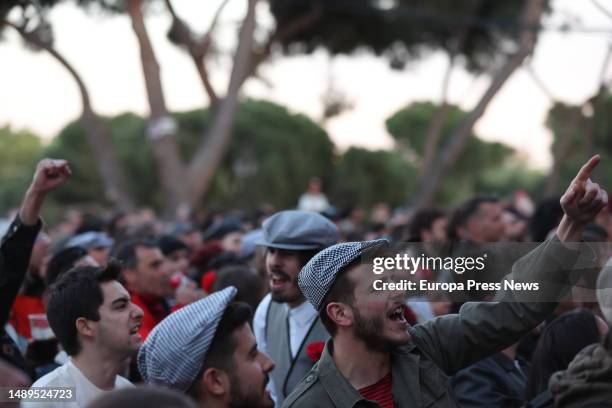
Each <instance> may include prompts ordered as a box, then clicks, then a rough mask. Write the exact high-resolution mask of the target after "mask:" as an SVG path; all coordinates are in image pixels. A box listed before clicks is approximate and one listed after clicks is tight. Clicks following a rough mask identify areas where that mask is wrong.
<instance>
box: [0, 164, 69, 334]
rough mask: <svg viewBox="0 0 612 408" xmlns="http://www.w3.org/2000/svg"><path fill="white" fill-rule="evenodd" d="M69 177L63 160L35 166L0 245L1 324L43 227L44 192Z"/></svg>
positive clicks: (6, 316) (2, 325)
mask: <svg viewBox="0 0 612 408" xmlns="http://www.w3.org/2000/svg"><path fill="white" fill-rule="evenodd" d="M69 176H70V168H69V167H68V163H67V162H66V161H65V160H51V159H44V160H42V161H40V162H39V163H38V165H37V166H36V171H35V173H34V177H33V179H32V182H31V183H30V186H29V187H28V190H27V191H26V193H25V196H24V198H23V202H22V204H21V208H20V209H19V215H18V216H17V217H16V218H15V220H14V221H13V223H12V224H11V226H10V227H9V229H8V231H7V233H6V234H5V236H4V237H2V244H1V245H0V327H4V324H5V323H6V320H7V319H8V314H9V311H10V309H11V306H12V305H13V301H14V300H15V296H17V292H18V291H19V287H20V286H21V283H22V282H23V278H24V277H25V274H26V271H27V269H28V264H29V262H30V255H31V254H32V247H33V246H34V241H35V240H36V236H37V235H38V232H39V231H40V229H41V227H42V221H41V220H40V210H41V208H42V205H43V202H44V200H45V197H46V196H47V193H48V192H49V191H51V190H53V189H55V188H57V187H58V186H60V185H61V184H63V183H64V182H65V181H66V180H67V179H68V177H69Z"/></svg>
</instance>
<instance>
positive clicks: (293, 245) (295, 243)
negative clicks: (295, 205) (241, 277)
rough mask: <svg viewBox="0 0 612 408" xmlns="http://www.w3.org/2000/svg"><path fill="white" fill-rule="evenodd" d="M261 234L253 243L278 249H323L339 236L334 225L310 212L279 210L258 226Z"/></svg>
mask: <svg viewBox="0 0 612 408" xmlns="http://www.w3.org/2000/svg"><path fill="white" fill-rule="evenodd" d="M262 231H263V237H262V238H261V239H260V240H258V241H257V242H256V243H257V245H262V246H266V247H271V248H278V249H290V250H296V251H300V250H309V249H323V248H327V247H328V246H330V245H333V244H335V243H336V242H338V240H339V239H340V233H339V232H338V228H337V227H336V225H335V224H334V223H333V222H331V221H329V220H328V219H327V218H325V217H323V216H322V215H320V214H318V213H316V212H312V211H300V210H287V211H280V212H278V213H276V214H274V215H273V216H271V217H270V218H268V219H267V220H265V221H264V223H263V225H262Z"/></svg>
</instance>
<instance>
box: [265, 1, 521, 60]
mask: <svg viewBox="0 0 612 408" xmlns="http://www.w3.org/2000/svg"><path fill="white" fill-rule="evenodd" d="M523 4H524V2H523V1H516V0H461V1H457V0H388V1H380V0H325V1H309V0H297V1H296V0H270V5H271V11H272V14H273V16H274V18H275V20H276V24H277V26H278V27H289V26H291V24H292V23H294V22H297V23H296V24H299V22H300V21H301V19H302V20H303V19H304V16H308V15H310V16H312V15H315V14H316V13H318V18H317V19H316V20H315V21H314V23H312V24H309V25H307V26H305V27H304V25H303V23H302V26H301V29H300V30H294V32H291V31H289V32H290V34H289V35H287V36H284V37H283V38H282V45H283V47H284V50H285V51H286V52H288V53H304V52H305V53H310V52H312V51H314V50H315V49H317V48H318V47H322V48H325V49H327V50H328V51H329V52H330V53H332V54H341V53H352V52H355V51H359V50H363V49H367V50H368V51H371V52H373V53H375V54H376V55H383V56H385V57H387V58H388V59H389V61H390V63H391V66H392V67H394V68H402V67H403V66H404V65H405V64H406V63H407V62H409V61H410V60H412V59H414V58H418V57H420V56H422V54H424V53H425V52H429V51H434V50H440V49H442V50H453V51H455V50H456V52H457V54H458V55H460V56H463V57H465V63H466V66H467V68H468V69H469V70H472V71H486V70H487V69H490V68H491V67H492V66H494V64H495V63H496V60H497V58H496V57H498V56H499V55H500V54H503V53H505V52H508V51H509V50H510V49H511V48H512V47H514V46H515V45H516V41H517V38H518V35H517V33H518V31H519V30H518V23H519V21H518V20H519V18H520V15H521V11H522V8H523ZM459 39H461V40H459Z"/></svg>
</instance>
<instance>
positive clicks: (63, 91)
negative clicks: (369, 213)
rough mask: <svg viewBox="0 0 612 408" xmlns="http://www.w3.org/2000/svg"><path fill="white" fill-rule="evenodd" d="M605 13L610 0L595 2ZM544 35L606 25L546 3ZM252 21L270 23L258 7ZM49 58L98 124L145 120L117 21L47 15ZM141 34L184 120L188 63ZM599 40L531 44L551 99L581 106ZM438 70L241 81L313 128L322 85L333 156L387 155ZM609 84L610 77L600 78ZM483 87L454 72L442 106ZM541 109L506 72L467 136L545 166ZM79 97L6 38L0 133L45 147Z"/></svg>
mask: <svg viewBox="0 0 612 408" xmlns="http://www.w3.org/2000/svg"><path fill="white" fill-rule="evenodd" d="M174 3H175V8H176V9H177V12H178V13H179V14H180V15H181V16H183V17H184V18H185V19H186V20H187V21H188V22H189V23H190V24H192V25H193V27H196V28H198V27H199V28H201V29H202V30H203V29H204V28H205V27H207V26H208V24H209V21H210V19H211V16H212V14H213V13H214V11H215V8H216V6H217V5H218V4H219V3H220V0H207V1H195V0H175V1H174ZM245 3H246V2H245V1H244V0H233V1H231V2H230V3H229V4H228V6H227V8H226V9H225V10H224V13H223V18H222V27H223V29H222V30H221V31H220V32H219V34H218V41H219V43H220V47H221V48H224V49H231V47H232V44H233V41H234V39H235V32H236V31H235V30H236V28H237V26H238V23H239V22H240V19H241V18H242V16H243V14H244V6H245ZM599 3H600V4H602V5H604V6H606V7H607V8H609V9H610V10H612V0H599ZM553 10H554V12H553V15H552V16H551V17H550V20H549V21H548V24H554V23H555V22H558V21H561V20H562V19H563V17H564V16H567V15H575V16H578V17H579V19H580V24H581V25H582V26H585V27H589V28H604V29H605V28H608V27H609V28H610V30H611V32H612V19H611V18H609V17H607V16H606V15H604V14H603V13H602V12H600V11H599V10H598V9H597V8H596V7H595V6H594V5H593V4H592V2H591V1H590V0H554V1H553ZM259 15H260V16H259V18H260V20H261V22H262V23H263V26H266V25H267V24H268V23H269V21H270V16H269V15H268V14H267V6H265V4H262V7H261V8H260V13H259ZM50 21H51V23H52V24H53V27H54V30H55V37H56V45H57V48H58V49H59V50H60V51H61V52H62V53H63V54H64V55H65V56H66V57H67V58H68V59H69V60H70V61H71V62H72V63H73V64H74V65H75V66H76V68H77V69H78V71H79V72H80V73H81V74H82V75H83V77H84V79H85V81H86V83H87V85H88V87H89V89H90V91H91V95H92V99H93V103H94V107H95V108H96V109H97V111H98V112H99V113H102V114H105V115H114V114H117V113H120V112H125V111H133V112H137V113H140V114H146V113H147V111H148V109H147V103H146V94H145V90H144V82H143V79H142V72H141V69H140V61H139V56H138V47H137V44H136V40H135V38H134V35H133V33H132V30H131V28H130V25H129V21H128V18H127V17H126V16H112V17H109V16H92V15H88V14H86V13H84V12H82V11H81V10H79V9H76V8H75V7H74V6H71V5H63V6H60V7H57V8H55V9H54V10H53V11H52V12H51V14H50ZM147 26H148V29H149V32H150V35H151V37H152V40H153V45H154V47H155V50H156V52H157V55H158V58H159V61H160V65H161V67H162V80H163V85H164V90H165V92H166V99H167V102H168V106H169V108H170V109H171V110H185V109H193V108H197V107H200V106H202V104H204V103H206V102H207V99H206V97H205V95H204V94H203V91H202V88H201V85H200V82H199V80H198V79H197V76H196V72H195V70H194V68H193V65H192V63H191V62H190V60H189V59H188V58H187V56H186V55H185V54H184V53H183V52H182V51H180V50H178V49H177V48H175V47H174V46H173V45H172V44H170V43H169V42H168V40H167V39H166V37H165V33H166V31H167V28H168V26H169V18H167V17H166V15H165V13H161V12H160V13H153V15H150V16H149V17H148V18H147ZM611 39H612V38H611V35H610V34H606V33H597V34H593V33H579V32H575V33H570V34H564V33H559V32H556V31H548V32H544V33H542V34H541V36H540V38H539V41H538V45H537V48H536V51H535V55H534V58H533V63H532V66H533V67H534V69H535V71H536V72H537V73H538V75H539V76H540V77H541V78H542V80H543V82H544V83H545V84H546V87H547V88H548V89H549V90H550V91H551V92H552V93H553V95H554V96H555V98H557V99H559V100H562V101H564V102H567V103H581V102H583V101H584V100H585V99H587V98H588V97H590V96H592V95H593V94H594V92H595V91H596V89H597V86H598V78H599V72H600V70H601V67H602V62H603V60H604V57H605V54H606V50H607V47H608V44H609V42H610V40H611ZM211 69H212V79H213V83H214V85H216V88H217V89H218V90H222V89H223V88H224V87H225V86H226V85H225V84H226V81H227V72H228V70H229V66H228V64H226V63H225V62H224V60H223V59H220V61H218V62H217V63H214V64H212V67H211ZM444 70H445V59H444V57H443V56H442V55H440V54H433V55H431V56H429V57H428V58H426V59H424V60H423V61H421V62H419V63H415V64H413V65H410V66H409V67H407V68H406V69H405V70H404V71H401V72H398V71H392V70H391V69H389V68H388V64H387V62H386V61H385V60H383V59H378V58H376V57H372V56H367V55H362V56H358V57H348V56H346V57H345V56H342V57H335V58H333V59H330V58H329V57H328V56H327V55H326V54H325V53H323V52H318V53H315V54H314V55H308V56H299V57H291V58H289V57H276V58H274V59H273V60H272V61H271V62H269V63H268V64H266V65H264V66H262V69H261V72H262V75H263V76H264V77H265V78H266V79H267V81H268V82H269V85H265V84H264V83H263V82H261V81H257V80H250V81H249V82H247V84H246V87H245V89H244V93H245V94H246V95H248V96H252V97H257V98H266V99H270V100H273V101H276V102H278V103H280V104H283V105H285V106H288V107H289V108H290V109H291V110H292V111H294V112H302V113H305V114H307V115H309V116H310V117H312V118H313V119H315V120H318V118H320V116H321V110H322V103H321V98H322V95H323V94H324V92H325V89H326V88H327V87H328V84H329V78H330V77H331V78H333V82H334V85H335V87H336V88H337V89H339V90H340V91H341V92H343V93H344V94H345V95H346V96H347V97H348V98H349V100H350V101H351V102H352V103H353V105H354V107H353V109H352V110H350V111H348V112H346V113H344V114H343V115H341V116H339V117H337V118H334V119H333V120H331V121H329V122H328V124H327V130H328V132H329V134H330V136H331V137H332V139H333V140H334V142H335V143H336V145H337V146H338V147H339V148H340V149H345V148H347V147H348V146H351V145H359V146H365V147H370V148H389V147H391V145H392V144H391V138H390V136H389V135H388V134H387V132H386V130H385V127H384V120H385V119H386V118H387V117H389V116H390V115H391V114H392V113H393V112H395V111H396V110H397V109H399V108H401V107H402V106H404V105H406V104H408V103H410V102H412V101H415V100H437V98H439V95H440V83H441V79H442V76H443V73H444ZM609 74H612V72H609V73H608V76H609ZM487 84H488V79H487V78H486V77H482V78H477V79H475V78H473V77H471V76H470V75H468V74H466V73H465V72H462V71H456V72H455V74H454V76H453V78H452V82H451V88H450V100H451V102H454V103H458V104H460V105H461V106H463V107H464V108H466V109H469V108H470V107H471V106H473V105H474V103H475V102H476V101H477V100H478V97H479V96H480V95H481V94H482V92H483V91H484V90H485V89H486V86H487ZM549 107H550V99H549V98H548V97H547V96H546V95H545V94H544V93H543V92H542V91H541V90H540V89H539V88H538V87H537V86H536V84H535V83H534V81H533V80H532V79H531V77H530V76H529V75H528V74H527V73H526V72H525V71H524V70H521V71H518V72H516V73H515V74H514V75H513V76H512V77H511V78H510V80H509V81H508V82H507V83H506V84H505V86H504V88H503V89H502V90H501V91H500V92H499V93H498V95H497V96H496V98H495V99H494V101H493V102H492V103H491V104H490V106H489V109H488V110H487V111H486V113H485V115H484V116H483V117H482V119H481V120H480V121H479V122H478V124H477V126H476V131H477V133H478V134H479V135H481V136H482V137H483V138H485V139H487V140H498V141H502V142H504V143H507V144H510V145H512V146H514V147H515V148H516V149H518V150H519V151H520V152H521V154H523V155H524V157H525V158H526V159H527V160H528V163H529V165H530V166H532V167H538V168H542V167H546V166H548V165H549V164H550V155H549V152H548V150H549V145H550V142H551V136H550V133H549V132H548V131H547V129H546V127H545V125H544V120H545V117H546V112H547V110H548V108H549ZM79 112H80V98H79V95H78V93H77V89H76V86H75V84H74V82H73V80H72V79H71V78H70V77H69V76H68V74H67V73H66V71H65V70H64V69H63V68H62V67H61V66H59V65H58V64H57V63H56V62H55V61H54V60H53V59H52V58H50V57H49V56H47V55H46V54H44V53H33V52H31V51H29V50H27V49H25V48H24V47H23V44H22V42H21V41H20V40H19V38H18V36H17V35H16V34H15V33H13V32H9V30H6V35H5V38H4V41H2V42H0V126H3V125H5V124H10V125H11V126H12V127H14V128H17V129H21V128H27V129H31V130H32V131H34V132H36V133H37V134H39V135H41V136H43V137H45V138H47V139H48V138H50V137H53V136H54V135H56V134H57V132H58V131H59V130H60V129H61V128H62V127H63V126H64V125H65V124H66V123H68V122H69V121H71V120H73V119H75V118H76V117H78V115H79Z"/></svg>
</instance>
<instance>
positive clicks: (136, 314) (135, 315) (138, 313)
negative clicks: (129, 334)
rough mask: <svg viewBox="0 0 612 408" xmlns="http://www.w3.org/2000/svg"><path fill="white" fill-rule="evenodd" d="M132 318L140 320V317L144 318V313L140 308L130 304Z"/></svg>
mask: <svg viewBox="0 0 612 408" xmlns="http://www.w3.org/2000/svg"><path fill="white" fill-rule="evenodd" d="M132 309H133V310H132V316H133V318H134V319H142V317H143V316H144V312H143V310H142V309H141V308H140V306H138V305H136V304H134V303H132Z"/></svg>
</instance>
